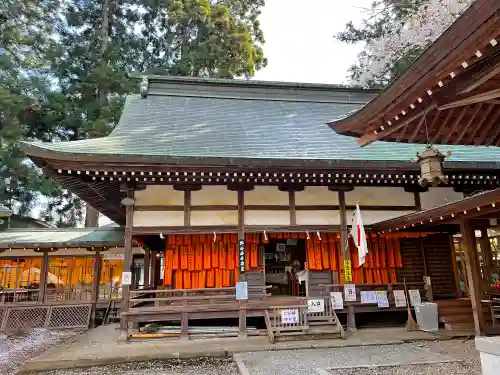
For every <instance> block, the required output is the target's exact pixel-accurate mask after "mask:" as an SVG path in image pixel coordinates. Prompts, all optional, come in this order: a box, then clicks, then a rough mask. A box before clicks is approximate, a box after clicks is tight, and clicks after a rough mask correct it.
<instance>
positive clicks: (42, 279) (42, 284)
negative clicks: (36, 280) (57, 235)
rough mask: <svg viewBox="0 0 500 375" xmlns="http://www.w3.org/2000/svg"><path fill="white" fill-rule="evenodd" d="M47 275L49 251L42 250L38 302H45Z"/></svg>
mask: <svg viewBox="0 0 500 375" xmlns="http://www.w3.org/2000/svg"><path fill="white" fill-rule="evenodd" d="M48 274H49V251H48V250H43V258H42V268H41V269H40V287H39V291H38V302H40V303H45V302H47V276H48Z"/></svg>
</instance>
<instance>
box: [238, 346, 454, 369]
mask: <svg viewBox="0 0 500 375" xmlns="http://www.w3.org/2000/svg"><path fill="white" fill-rule="evenodd" d="M238 358H239V359H240V360H241V361H242V362H243V364H244V365H245V366H246V367H247V369H248V371H249V372H250V374H251V375H274V374H276V373H283V374H287V375H302V374H306V373H310V372H311V370H312V371H316V372H318V370H328V371H330V370H333V369H341V371H340V372H336V373H334V374H335V375H337V374H341V373H342V372H345V371H346V369H349V368H355V367H371V366H408V365H411V364H427V363H441V362H450V361H455V358H453V357H451V356H448V355H444V354H440V353H437V352H435V351H431V350H430V349H429V348H425V347H421V346H419V345H413V344H401V345H373V346H356V347H344V348H331V349H307V350H287V351H274V352H273V351H271V352H254V353H241V354H238ZM319 372H321V371H319ZM374 374H376V372H375V373H374Z"/></svg>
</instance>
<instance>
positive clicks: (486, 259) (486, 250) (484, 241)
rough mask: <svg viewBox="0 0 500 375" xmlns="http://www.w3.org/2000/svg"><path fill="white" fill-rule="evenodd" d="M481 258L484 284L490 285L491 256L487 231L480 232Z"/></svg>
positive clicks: (491, 271)
mask: <svg viewBox="0 0 500 375" xmlns="http://www.w3.org/2000/svg"><path fill="white" fill-rule="evenodd" d="M481 256H482V258H483V264H484V284H485V285H490V284H491V281H492V276H493V255H492V253H491V243H490V238H489V237H488V230H487V229H482V230H481Z"/></svg>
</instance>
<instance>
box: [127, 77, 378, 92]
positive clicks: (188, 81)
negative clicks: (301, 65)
mask: <svg viewBox="0 0 500 375" xmlns="http://www.w3.org/2000/svg"><path fill="white" fill-rule="evenodd" d="M129 77H130V78H132V79H143V80H144V79H146V80H147V81H148V84H151V83H153V82H157V83H177V84H185V85H197V86H200V85H221V86H224V85H226V86H241V87H245V86H254V87H256V86H264V87H273V88H299V89H316V90H317V89H323V90H332V89H338V90H348V91H351V90H353V91H359V92H372V93H377V92H380V91H381V89H382V88H381V87H380V88H363V87H361V86H358V85H348V84H342V83H316V82H293V81H292V82H289V81H265V80H254V79H240V78H234V79H227V78H211V77H185V76H170V75H155V74H149V75H148V74H130V75H129Z"/></svg>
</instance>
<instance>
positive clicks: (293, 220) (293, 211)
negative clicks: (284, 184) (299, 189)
mask: <svg viewBox="0 0 500 375" xmlns="http://www.w3.org/2000/svg"><path fill="white" fill-rule="evenodd" d="M288 204H289V206H290V225H297V208H296V204H295V190H293V189H290V190H288Z"/></svg>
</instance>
